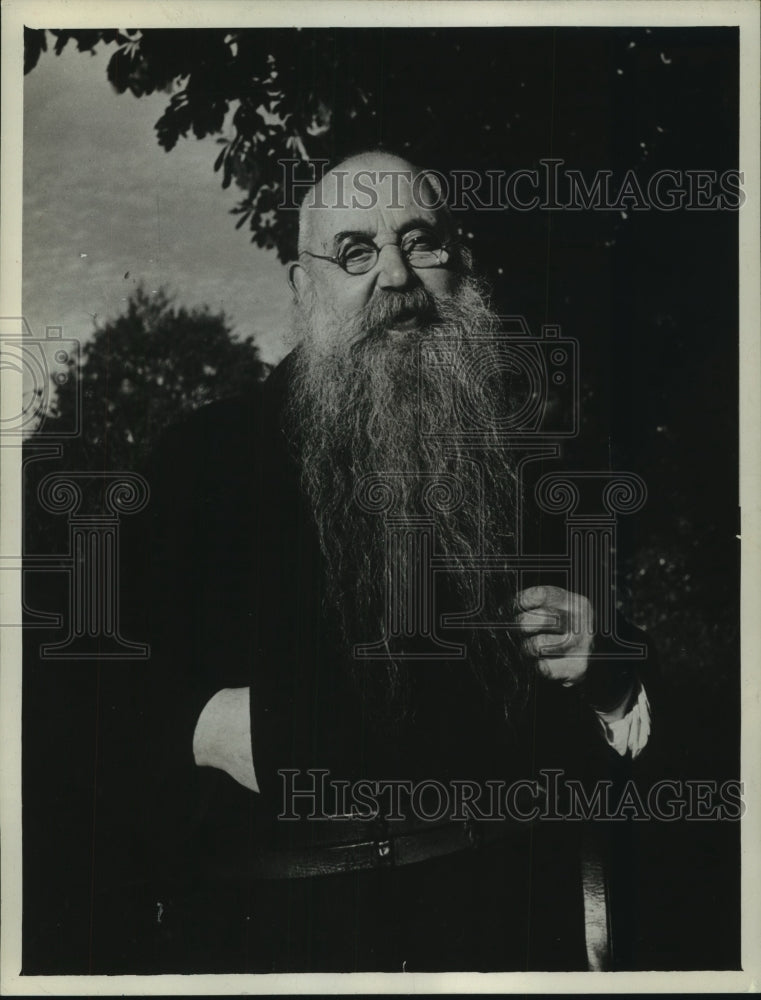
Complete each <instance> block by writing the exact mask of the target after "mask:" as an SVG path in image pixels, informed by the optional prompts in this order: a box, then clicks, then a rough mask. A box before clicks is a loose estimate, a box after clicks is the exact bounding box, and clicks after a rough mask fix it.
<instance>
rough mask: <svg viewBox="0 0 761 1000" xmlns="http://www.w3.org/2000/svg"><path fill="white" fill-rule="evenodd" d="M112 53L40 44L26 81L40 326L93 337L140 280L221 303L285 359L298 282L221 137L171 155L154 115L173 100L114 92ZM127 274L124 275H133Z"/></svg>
mask: <svg viewBox="0 0 761 1000" xmlns="http://www.w3.org/2000/svg"><path fill="white" fill-rule="evenodd" d="M108 58H109V52H108V50H106V49H103V48H101V50H100V51H99V52H98V53H96V54H95V55H94V56H91V55H89V54H88V53H80V52H77V51H76V49H75V47H74V45H73V43H71V42H70V43H69V46H68V47H67V48H66V49H65V50H64V52H63V53H62V54H61V55H60V56H55V55H53V54H52V52H48V53H43V55H42V56H41V57H40V61H39V63H38V64H37V66H36V67H35V69H34V70H32V72H31V73H30V74H29V75H28V76H26V77H25V78H24V225H23V303H24V314H25V317H26V319H27V322H28V323H29V325H30V327H31V329H32V331H33V333H34V334H35V335H36V336H44V333H45V327H46V326H63V327H64V333H63V336H64V337H76V338H79V339H81V340H83V341H84V340H86V339H87V337H88V336H89V335H91V334H92V332H93V329H94V323H95V322H97V323H98V324H100V323H102V322H103V321H104V320H105V319H108V318H112V317H115V316H116V315H118V314H119V313H120V312H122V311H123V309H124V306H125V304H126V300H127V298H128V296H129V293H130V291H131V290H132V289H134V288H135V287H136V285H138V284H139V283H140V282H142V283H143V284H144V286H145V288H146V289H147V290H148V291H152V290H153V289H158V288H159V287H162V286H163V287H165V288H166V289H167V290H168V291H170V292H171V293H172V294H173V295H174V296H175V300H176V303H177V305H178V306H179V305H182V306H187V307H192V306H196V305H204V304H206V305H208V306H209V307H210V308H211V309H212V310H213V311H215V312H216V311H224V312H225V314H226V316H227V317H228V320H229V321H230V322H231V325H232V326H233V328H234V330H235V332H236V333H237V334H238V335H240V336H242V337H245V336H249V335H252V336H253V337H254V338H255V340H256V342H257V344H258V345H259V347H260V350H261V354H262V358H263V359H264V360H265V361H269V362H275V361H277V360H279V358H280V357H282V354H283V347H282V346H281V331H282V330H283V327H284V324H285V323H286V322H287V310H288V305H289V302H290V291H289V289H288V286H287V284H286V276H285V268H284V267H283V266H282V265H281V264H280V263H279V262H278V260H277V258H276V256H275V252H274V251H267V250H261V249H259V248H258V247H256V246H255V245H253V244H252V243H251V241H250V233H248V232H247V230H246V228H245V227H243V229H241V230H236V229H235V222H236V216H233V215H230V214H229V212H230V209H231V208H233V206H234V205H235V204H236V201H237V200H238V198H239V196H240V194H241V192H240V191H238V190H236V189H235V188H233V187H231V188H229V189H228V190H227V191H224V190H223V189H222V184H221V176H220V175H219V174H215V173H214V170H213V165H214V160H215V159H216V156H217V154H218V152H219V147H218V145H217V144H216V142H215V139H214V138H208V139H203V140H198V139H195V138H194V137H193V136H192V135H191V136H190V137H189V138H188V139H184V140H183V139H181V140H180V142H179V143H178V145H177V146H176V147H175V148H174V149H173V150H172V151H171V152H170V153H166V152H165V151H164V150H163V149H162V148H161V147H160V146H159V145H158V142H157V140H156V134H155V131H154V127H153V126H154V124H155V122H156V121H157V120H158V118H159V117H160V115H161V113H162V112H163V109H164V107H165V105H166V103H167V100H168V95H166V94H156V95H150V96H148V97H141V98H136V97H133V96H132V94H130V93H126V94H117V93H116V92H115V91H114V90H113V89H112V88H111V85H110V84H109V83H108V81H107V79H106V65H107V62H108ZM125 275H127V277H125Z"/></svg>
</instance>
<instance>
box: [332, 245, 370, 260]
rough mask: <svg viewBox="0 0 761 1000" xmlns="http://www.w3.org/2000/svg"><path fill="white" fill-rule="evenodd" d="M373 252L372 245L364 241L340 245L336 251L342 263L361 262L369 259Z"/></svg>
mask: <svg viewBox="0 0 761 1000" xmlns="http://www.w3.org/2000/svg"><path fill="white" fill-rule="evenodd" d="M374 253H375V249H374V247H371V246H368V245H367V244H366V243H355V244H353V245H352V246H348V247H342V248H341V249H340V250H339V251H338V257H339V259H340V260H342V261H343V262H344V264H361V263H363V262H364V261H367V260H369V259H370V258H371V257H372V256H373V254H374Z"/></svg>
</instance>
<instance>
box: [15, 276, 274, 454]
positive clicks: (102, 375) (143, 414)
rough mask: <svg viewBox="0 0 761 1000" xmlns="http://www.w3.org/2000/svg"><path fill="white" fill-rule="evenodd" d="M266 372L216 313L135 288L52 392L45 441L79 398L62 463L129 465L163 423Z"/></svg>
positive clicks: (237, 390) (246, 342)
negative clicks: (77, 428) (78, 416)
mask: <svg viewBox="0 0 761 1000" xmlns="http://www.w3.org/2000/svg"><path fill="white" fill-rule="evenodd" d="M266 370H267V369H266V366H265V365H264V364H263V363H262V362H261V361H260V360H259V357H258V352H257V349H256V347H255V346H254V344H253V339H252V338H251V337H247V338H246V339H245V340H235V339H234V338H233V335H232V330H231V329H230V327H229V326H228V324H227V321H226V319H225V317H224V315H223V314H213V313H210V312H209V310H208V309H206V308H204V309H193V310H190V311H188V310H187V309H184V308H177V307H176V306H175V305H174V304H173V303H172V300H171V299H170V298H169V296H168V295H167V294H166V292H164V291H163V290H160V291H159V292H157V293H156V294H152V295H151V294H148V293H147V292H146V291H145V290H144V289H143V288H138V289H137V291H135V292H134V293H133V295H132V296H131V297H130V300H129V302H128V304H127V309H126V312H125V313H124V314H123V315H121V316H118V317H117V318H116V319H114V320H112V321H110V322H106V323H104V324H102V325H100V326H99V327H98V328H97V329H96V331H95V334H94V336H93V337H92V338H91V339H90V340H88V341H87V343H86V344H85V345H84V347H83V349H82V362H81V365H80V367H79V368H75V369H74V370H73V371H72V376H73V377H71V378H69V379H68V381H67V382H66V383H65V384H64V385H62V386H60V387H59V389H58V393H57V397H56V401H55V410H54V412H53V414H52V415H51V417H49V418H48V419H47V420H46V422H45V427H44V439H45V440H47V439H49V438H50V437H51V436H55V428H56V421H60V422H61V425H62V426H68V424H69V423H70V415H71V414H72V412H73V409H74V407H75V406H77V403H78V400H79V399H81V401H82V418H83V425H82V433H81V435H80V436H79V437H78V438H77V439H76V440H75V441H74V442H73V443H72V444H70V445H68V446H67V447H68V454H67V467H68V468H73V469H86V470H89V469H93V470H105V469H117V470H124V469H132V468H135V467H136V466H137V465H139V464H140V462H141V461H142V460H143V459H144V458H145V456H146V455H147V454H148V453H149V452H150V451H151V449H152V448H153V446H154V445H155V444H156V441H157V438H158V437H159V436H160V434H161V433H162V431H163V430H164V429H165V428H166V427H167V426H168V425H169V424H171V423H174V422H176V421H177V420H179V419H181V418H182V416H183V415H185V414H187V413H188V412H190V411H191V410H195V409H198V407H200V406H203V405H204V404H206V403H208V402H211V401H212V400H215V399H221V398H225V397H229V396H234V395H238V394H240V393H244V392H245V391H246V388H247V387H249V386H250V385H251V383H252V382H255V381H257V380H259V379H261V378H262V377H263V376H264V375H265V373H266ZM30 443H31V444H33V443H34V437H33V438H32V439H31V441H30Z"/></svg>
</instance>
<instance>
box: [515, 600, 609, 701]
mask: <svg viewBox="0 0 761 1000" xmlns="http://www.w3.org/2000/svg"><path fill="white" fill-rule="evenodd" d="M515 603H516V621H518V622H520V626H521V628H520V636H521V638H522V640H523V642H522V645H523V649H524V651H525V652H526V653H527V654H528V655H529V656H531V657H533V658H535V659H536V661H537V669H538V670H539V672H540V673H541V674H542V675H543V676H544V677H548V678H549V679H551V680H556V681H559V682H560V683H561V684H563V686H564V687H572V686H573V685H576V684H580V683H581V682H582V681H583V680H584V678H585V677H586V674H587V668H588V664H589V660H588V657H589V653H590V652H591V649H592V640H593V639H594V612H593V610H592V605H591V604H590V603H589V600H588V599H587V598H586V597H583V596H582V595H581V594H572V593H571V592H570V591H568V590H562V589H561V588H560V587H529V588H528V589H526V590H522V591H520V593H519V594H518V596H517V597H516V601H515Z"/></svg>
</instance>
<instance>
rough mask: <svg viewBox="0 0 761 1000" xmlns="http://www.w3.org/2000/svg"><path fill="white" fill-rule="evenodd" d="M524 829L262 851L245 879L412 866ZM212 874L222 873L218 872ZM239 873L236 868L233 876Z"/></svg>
mask: <svg viewBox="0 0 761 1000" xmlns="http://www.w3.org/2000/svg"><path fill="white" fill-rule="evenodd" d="M530 825H531V824H529V823H516V822H504V821H494V822H491V821H482V822H480V823H474V822H471V821H464V822H449V823H446V824H439V825H433V824H431V825H429V826H425V827H421V828H419V829H416V830H413V831H411V832H404V833H393V832H389V831H388V830H385V831H383V832H381V833H377V834H375V835H374V836H372V837H367V838H366V839H361V840H353V841H349V842H343V843H337V844H321V845H319V846H310V847H308V848H303V849H296V850H283V851H264V852H262V853H260V854H258V855H256V856H254V857H252V858H250V859H249V860H248V861H247V863H246V866H245V867H246V872H245V874H247V875H248V876H249V877H250V878H255V879H282V878H312V877H314V876H319V875H339V874H346V873H349V872H359V871H375V870H379V869H384V868H394V867H398V866H401V865H412V864H417V863H418V862H420V861H428V860H430V859H433V858H440V857H444V856H445V855H447V854H455V853H457V852H459V851H466V850H478V849H479V848H481V847H483V846H485V845H486V844H491V843H494V842H495V841H497V840H502V839H503V838H505V837H508V836H511V835H515V834H517V833H518V834H519V833H521V832H524V833H525V832H526V829H527V827H529V826H530ZM217 871H218V873H219V874H222V872H220V871H219V868H217ZM241 874H242V873H241V871H240V869H237V876H238V877H240V875H241Z"/></svg>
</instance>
